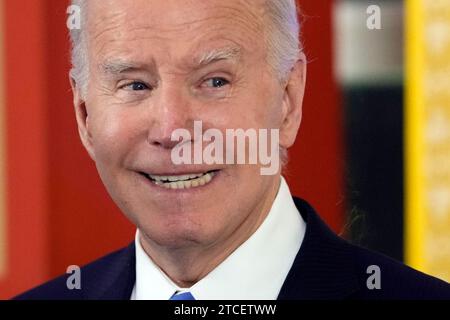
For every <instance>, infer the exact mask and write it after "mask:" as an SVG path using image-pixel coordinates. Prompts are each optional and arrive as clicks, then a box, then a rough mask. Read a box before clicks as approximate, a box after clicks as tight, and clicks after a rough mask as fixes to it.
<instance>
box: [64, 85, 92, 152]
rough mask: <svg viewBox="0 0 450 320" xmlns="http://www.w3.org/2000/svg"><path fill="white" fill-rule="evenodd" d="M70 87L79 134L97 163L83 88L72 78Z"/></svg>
mask: <svg viewBox="0 0 450 320" xmlns="http://www.w3.org/2000/svg"><path fill="white" fill-rule="evenodd" d="M70 86H71V87H72V94H73V105H74V107H75V117H76V120H77V124H78V133H79V135H80V138H81V142H82V143H83V146H84V148H85V149H86V150H87V152H88V153H89V156H90V157H91V159H92V160H94V161H95V154H94V148H93V144H92V136H91V133H90V131H89V115H88V112H87V109H86V103H85V101H84V100H83V98H82V94H81V88H80V86H79V85H78V84H77V83H76V81H75V80H74V79H73V78H72V77H70Z"/></svg>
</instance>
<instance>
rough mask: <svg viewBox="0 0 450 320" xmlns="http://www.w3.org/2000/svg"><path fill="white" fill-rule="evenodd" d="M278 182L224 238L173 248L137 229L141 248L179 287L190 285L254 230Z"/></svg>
mask: <svg viewBox="0 0 450 320" xmlns="http://www.w3.org/2000/svg"><path fill="white" fill-rule="evenodd" d="M279 184H280V179H277V180H276V183H274V184H273V186H271V188H270V189H269V190H268V192H267V195H266V196H264V197H263V201H260V202H259V203H258V204H257V205H256V206H255V207H254V209H253V210H252V212H251V213H250V214H248V215H247V218H246V219H245V220H244V221H243V222H242V223H241V224H240V225H239V226H238V228H236V229H235V230H234V232H232V233H231V235H229V236H228V237H227V238H225V239H221V240H218V241H216V242H214V243H213V244H208V245H203V244H201V243H197V244H195V245H191V246H187V247H182V248H176V249H173V248H167V247H164V246H160V245H158V244H157V243H156V242H154V241H152V240H151V239H150V238H149V237H147V236H146V235H145V234H144V233H140V239H139V240H140V242H141V245H142V248H143V249H144V250H145V252H146V253H147V255H148V256H149V257H150V258H151V259H152V260H153V262H154V263H155V264H156V265H158V267H159V268H160V269H161V270H163V271H164V273H165V274H166V275H167V276H168V277H169V278H170V279H171V280H172V281H173V282H174V283H175V284H176V285H178V286H179V287H181V288H189V287H192V286H193V285H194V284H195V283H197V282H198V281H200V280H201V279H203V278H204V277H205V276H206V275H208V274H209V273H210V272H211V271H212V270H214V269H215V268H216V267H217V266H218V265H219V264H221V263H222V262H223V261H224V260H225V259H226V258H227V257H228V256H229V255H230V254H231V253H233V252H234V251H235V250H236V249H237V248H238V247H239V246H240V245H242V244H243V243H244V242H245V241H247V240H248V239H249V238H250V237H251V236H252V235H253V233H255V232H256V230H257V229H258V228H259V226H260V225H261V224H262V223H263V222H264V220H265V218H266V217H267V215H268V214H269V211H270V209H271V207H272V204H273V201H274V200H275V197H276V195H277V192H278V188H279Z"/></svg>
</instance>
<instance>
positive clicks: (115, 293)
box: [82, 242, 136, 300]
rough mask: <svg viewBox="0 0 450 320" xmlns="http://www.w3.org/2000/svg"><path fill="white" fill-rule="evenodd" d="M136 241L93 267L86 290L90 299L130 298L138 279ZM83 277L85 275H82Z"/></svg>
mask: <svg viewBox="0 0 450 320" xmlns="http://www.w3.org/2000/svg"><path fill="white" fill-rule="evenodd" d="M135 260H136V258H135V246H134V242H133V243H131V244H130V245H129V246H128V247H126V248H124V249H122V250H120V251H119V252H117V253H115V254H114V255H113V256H112V257H111V258H109V259H107V260H105V261H103V262H102V265H101V266H96V267H94V268H92V271H91V272H86V273H87V274H88V277H89V278H88V279H85V280H84V281H83V282H84V283H85V284H86V286H85V290H83V291H84V297H83V298H85V299H89V300H94V299H95V300H129V299H130V296H131V292H132V290H133V287H134V284H135V281H136V268H135V265H136V261H135ZM82 277H83V275H82Z"/></svg>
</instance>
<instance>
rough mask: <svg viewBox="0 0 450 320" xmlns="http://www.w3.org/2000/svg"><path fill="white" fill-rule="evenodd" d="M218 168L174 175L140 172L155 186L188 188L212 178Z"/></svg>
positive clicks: (209, 180) (200, 184)
mask: <svg viewBox="0 0 450 320" xmlns="http://www.w3.org/2000/svg"><path fill="white" fill-rule="evenodd" d="M217 171H218V170H211V171H208V172H204V173H193V174H184V175H174V176H160V175H153V174H146V173H144V172H141V174H142V175H144V176H145V177H146V178H147V179H149V180H150V181H151V182H152V183H154V184H155V185H157V186H160V187H163V188H166V189H189V188H196V187H201V186H204V185H206V184H208V183H209V182H211V180H212V179H213V177H214V176H215V175H216V172H217Z"/></svg>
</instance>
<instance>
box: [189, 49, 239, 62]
mask: <svg viewBox="0 0 450 320" xmlns="http://www.w3.org/2000/svg"><path fill="white" fill-rule="evenodd" d="M241 52H242V50H241V48H240V47H238V46H232V47H225V48H219V49H212V50H210V51H207V52H205V53H203V54H201V55H200V58H199V59H197V60H195V62H196V64H197V65H198V66H205V65H208V64H211V63H214V62H217V61H221V60H239V58H240V57H241Z"/></svg>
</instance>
